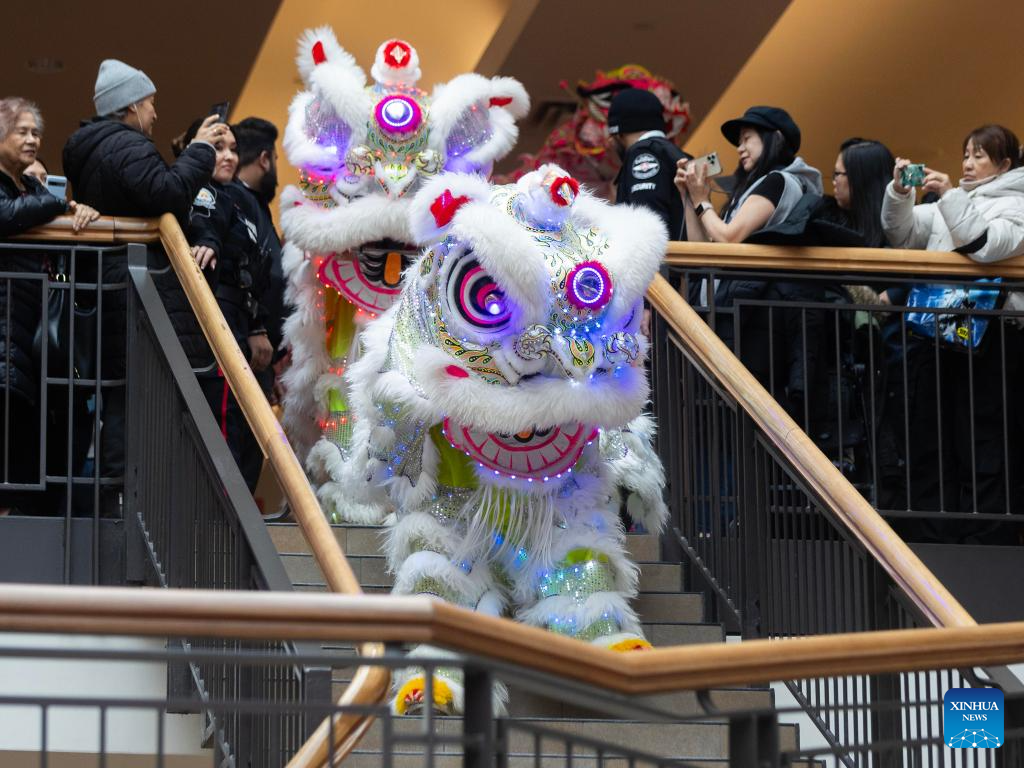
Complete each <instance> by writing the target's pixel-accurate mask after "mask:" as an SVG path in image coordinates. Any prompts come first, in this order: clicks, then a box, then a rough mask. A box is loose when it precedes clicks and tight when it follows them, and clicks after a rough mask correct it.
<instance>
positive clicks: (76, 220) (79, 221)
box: [68, 200, 100, 235]
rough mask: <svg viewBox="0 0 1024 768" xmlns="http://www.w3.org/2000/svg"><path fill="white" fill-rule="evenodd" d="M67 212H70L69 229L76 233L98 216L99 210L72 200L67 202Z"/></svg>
mask: <svg viewBox="0 0 1024 768" xmlns="http://www.w3.org/2000/svg"><path fill="white" fill-rule="evenodd" d="M68 213H70V214H71V231H72V232H74V233H75V234H76V235H77V234H78V233H79V232H81V231H82V230H83V229H85V228H86V227H87V226H89V225H90V224H91V223H92V222H94V221H96V219H98V218H99V217H100V212H99V211H97V210H96V209H95V208H93V207H92V206H90V205H84V204H82V203H76V202H75V201H74V200H72V201H70V202H69V203H68Z"/></svg>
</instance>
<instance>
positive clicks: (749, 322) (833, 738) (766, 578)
mask: <svg viewBox="0 0 1024 768" xmlns="http://www.w3.org/2000/svg"><path fill="white" fill-rule="evenodd" d="M701 248H703V249H707V250H708V252H707V253H704V254H703V261H702V263H704V264H707V263H717V262H716V258H715V257H716V256H718V255H722V254H727V253H729V251H730V247H728V246H707V245H704V246H701ZM741 250H742V247H741ZM758 255H764V256H765V257H766V258H768V259H774V261H775V262H776V263H775V264H773V266H775V267H776V268H778V263H777V262H779V261H781V260H782V259H783V258H785V257H789V258H790V260H794V259H798V258H799V254H792V253H787V252H786V250H785V249H777V248H776V249H772V248H760V249H759V253H758ZM687 256H688V257H689V258H692V259H693V260H694V261H695V262H696V261H697V260H698V259H697V256H696V254H695V253H689V252H688V253H687ZM840 258H841V257H840ZM670 260H671V259H670ZM749 260H753V259H749ZM671 277H672V279H673V282H674V283H675V284H676V285H679V284H680V283H681V284H682V290H683V292H685V293H686V294H687V295H689V296H690V297H691V298H692V299H694V300H695V301H697V300H698V299H699V298H701V297H702V296H703V298H705V299H706V298H707V297H708V296H709V294H711V295H713V293H714V291H713V290H711V291H708V290H707V286H719V285H721V283H720V282H716V281H720V280H744V279H745V280H752V281H755V280H759V281H762V282H763V281H767V280H774V281H780V280H787V281H789V280H797V279H798V278H803V277H805V275H803V274H800V275H796V276H794V275H788V274H778V273H773V274H772V275H771V276H770V277H769V275H768V274H767V273H766V272H764V271H762V272H759V273H756V274H752V273H751V270H750V269H749V268H747V269H744V270H743V271H742V272H738V271H735V270H724V271H718V270H716V271H715V272H714V273H713V274H712V273H711V272H710V271H709V270H707V269H706V268H703V269H697V268H688V269H687V270H686V273H685V275H680V274H679V272H678V271H676V272H675V273H674V274H672V275H671ZM680 278H682V279H680ZM810 279H812V280H813V279H822V276H821V275H816V276H813V277H812V278H810ZM827 279H835V278H827ZM705 280H706V282H705ZM918 280H920V279H919V278H918ZM701 287H704V290H703V291H701ZM651 296H652V299H653V303H654V305H655V308H656V309H657V310H658V311H659V312H660V313H661V316H659V317H657V318H656V319H655V325H654V339H653V345H652V361H653V362H652V371H653V379H654V393H655V394H654V410H655V414H656V416H657V418H658V422H659V427H660V434H659V450H660V452H661V454H662V458H663V460H664V462H665V465H666V468H667V471H668V485H669V507H670V509H672V512H673V515H674V522H675V526H676V531H677V534H678V544H679V548H680V549H681V551H682V552H683V554H684V562H685V563H686V564H687V566H688V568H689V570H690V572H691V574H692V575H693V576H695V577H696V583H697V584H703V589H704V590H705V592H706V593H707V595H708V596H709V598H710V600H709V603H710V604H711V605H712V606H714V609H715V612H716V615H717V616H718V617H720V618H721V619H722V620H724V621H725V622H726V624H727V625H731V626H732V627H733V628H734V629H735V630H737V631H740V632H741V633H742V634H743V635H744V637H747V638H756V637H788V636H804V635H817V634H827V633H837V632H867V631H874V630H884V629H894V628H903V627H923V626H956V625H962V624H969V623H972V620H971V618H970V616H969V615H968V614H967V613H966V612H965V611H963V609H962V608H961V607H960V606H959V604H958V603H957V602H956V600H954V599H953V598H952V596H951V595H950V594H949V592H948V591H947V590H946V589H945V588H944V587H942V585H941V584H939V582H938V581H937V580H936V579H935V578H934V576H932V575H931V573H930V572H928V570H927V569H926V568H924V566H923V565H922V563H921V562H920V560H919V559H918V558H917V557H916V556H915V555H914V554H913V553H912V552H911V551H910V550H909V549H908V548H907V547H906V546H905V545H903V544H902V542H900V541H899V538H898V537H897V536H896V535H895V534H894V532H893V531H892V530H891V529H890V528H889V527H888V526H887V525H886V523H885V522H884V521H883V520H882V518H881V517H879V516H878V515H877V514H876V513H875V512H874V511H873V510H872V509H871V508H870V507H869V505H867V504H866V502H865V498H864V496H866V497H868V498H871V494H870V493H865V487H864V485H863V484H862V485H860V488H859V491H857V490H854V487H853V485H851V484H850V482H849V480H850V471H849V466H848V465H847V463H844V461H843V456H844V455H845V454H843V455H839V456H837V455H835V454H833V455H831V456H828V455H827V454H828V451H829V448H830V444H829V443H828V442H826V441H823V440H822V437H821V433H820V432H817V433H816V432H815V430H814V429H813V422H812V421H811V420H809V418H808V414H809V411H810V404H811V403H815V404H819V403H821V402H822V401H826V402H827V401H828V398H827V394H828V392H829V387H828V386H820V385H819V386H807V387H804V388H803V390H802V392H803V393H804V394H806V398H803V397H801V398H800V400H799V401H798V402H796V403H793V402H787V396H788V395H790V394H791V392H789V391H787V390H786V389H785V387H784V386H778V382H779V380H780V378H782V379H785V376H783V377H779V376H778V372H777V371H776V370H775V368H774V366H775V364H776V363H777V362H778V360H779V359H780V357H783V358H784V357H785V356H780V355H777V354H776V347H775V344H777V343H785V344H788V345H789V347H790V349H791V350H793V349H795V350H796V353H797V354H796V358H795V359H796V360H797V361H798V362H800V363H802V364H803V365H804V366H806V365H807V363H808V360H809V358H810V357H811V355H810V354H809V351H808V347H809V342H808V339H809V338H810V337H811V332H810V331H811V327H812V326H811V323H810V321H809V313H811V312H813V311H818V310H821V309H823V308H825V307H827V306H828V305H827V304H826V303H824V302H813V301H810V302H807V303H804V304H802V303H800V302H799V301H788V302H783V301H774V302H768V301H756V300H751V301H749V302H747V303H746V304H744V303H742V302H736V303H734V304H733V305H732V306H729V307H726V308H724V309H723V308H721V307H715V306H714V303H713V299H712V300H711V301H708V302H707V306H706V308H705V311H704V312H703V314H704V316H705V318H706V319H707V322H708V324H709V325H711V326H712V327H715V328H717V329H718V330H719V332H722V331H723V327H722V326H723V321H724V323H725V328H724V331H725V335H726V336H727V337H731V338H732V339H733V342H734V344H735V348H738V349H739V357H740V359H741V360H742V359H743V349H744V347H743V346H742V344H743V333H744V332H746V333H748V337H749V336H750V335H751V334H761V335H760V336H758V337H757V338H758V341H757V342H756V344H757V345H758V348H757V349H756V350H755V351H756V352H758V353H759V356H758V358H757V359H759V360H765V359H767V361H768V362H767V365H766V366H765V367H764V368H763V369H762V370H760V371H758V373H760V374H761V375H760V376H754V375H752V374H751V372H748V371H746V370H745V369H744V368H742V366H737V365H736V362H737V361H736V358H735V357H733V356H732V355H731V354H730V353H729V352H728V350H727V348H726V347H725V346H724V344H723V343H722V342H721V341H720V340H719V339H718V338H716V337H715V336H714V334H713V333H710V332H709V330H708V327H707V326H706V325H705V324H704V323H703V322H701V321H700V320H698V319H697V316H696V314H694V312H693V311H692V310H691V309H690V308H689V307H688V306H685V304H686V302H684V301H682V299H680V297H679V295H678V294H677V293H676V292H675V290H674V288H672V287H670V286H669V283H668V282H666V281H665V280H663V279H659V280H658V281H656V284H655V287H654V288H652V292H651ZM858 310H859V311H863V307H860V308H858V307H856V305H854V308H853V311H858ZM744 311H748V312H751V315H750V316H748V317H744V316H743V312H744ZM773 311H777V312H779V313H780V315H781V313H783V312H786V313H789V318H788V319H789V320H790V321H791V322H792V321H793V319H794V318H795V320H796V324H795V326H794V327H790V328H789V329H788V330H786V331H785V333H781V329H782V328H785V323H783V322H782V321H781V320H778V318H775V317H773V315H772V312H773ZM831 311H836V309H835V307H834V306H833V307H831ZM824 326H825V327H828V328H829V329H830V331H834V329H835V327H836V326H835V325H834V324H833V325H829V324H828V323H827V322H826V323H824ZM743 329H747V330H746V331H744V330H743ZM777 331H778V332H777ZM830 335H831V334H830ZM839 341H840V342H841V339H840V340H839ZM749 348H750V345H749V338H748V347H747V349H749ZM838 348H839V349H840V350H842V347H841V346H840V347H838ZM870 348H871V347H870V344H869V345H868V349H870ZM832 354H835V353H834V351H833V353H832ZM722 360H728V361H731V362H730V363H729V364H725V365H719V364H718V361H722ZM749 360H750V358H748V362H749ZM840 361H841V355H840ZM871 363H872V359H871V358H870V357H869V359H868V370H872V368H871V367H870V366H871ZM758 379H761V380H760V381H759V380H758ZM773 387H774V391H773ZM840 394H841V395H842V393H840ZM789 399H790V400H792V398H789ZM879 399H880V398H879ZM867 400H870V398H867V399H866V400H865V402H867ZM779 401H781V403H780V402H779ZM838 402H839V403H844V400H843V397H839V398H838ZM783 404H785V405H783ZM785 406H789V407H788V408H787V407H785ZM838 410H840V411H842V409H838ZM801 425H802V426H804V427H809V428H811V429H810V432H811V436H813V437H816V438H817V440H816V441H812V439H811V436H808V434H807V433H806V432H807V430H801V428H800V427H801ZM832 431H833V432H834V433H837V434H838V435H842V434H843V421H842V419H841V418H836V420H835V426H834V428H833V430H832ZM869 433H870V430H869ZM815 442H816V443H817V445H815ZM844 442H845V441H844V440H843V439H838V440H836V441H835V444H837V445H838V446H840V447H842V446H843V445H844ZM823 451H824V453H823ZM861 494H863V496H862V495H861ZM908 579H909V580H908ZM944 674H945V675H946V677H945V678H943V679H941V680H939V679H937V678H935V677H934V676H927V675H920V674H918V673H907V674H904V675H865V676H847V677H831V678H824V679H819V680H815V681H809V680H804V681H792V682H790V683H788V686H789V688H790V690H791V692H792V694H793V695H794V697H795V698H796V700H797V701H798V702H799V703H800V704H801V706H803V707H804V709H805V711H806V712H807V713H808V715H809V716H810V717H811V718H812V720H813V721H814V722H815V724H816V725H817V726H818V728H819V729H820V730H821V732H822V733H823V734H824V736H825V738H826V739H827V741H828V743H829V744H830V745H831V748H832V750H833V751H834V753H835V754H836V755H837V756H839V759H840V762H841V763H842V764H843V765H850V766H853V765H858V766H859V765H890V764H891V765H902V764H904V763H902V762H899V760H896V762H887V761H886V760H887V759H895V758H886V759H883V758H885V755H884V754H883V752H884V750H883V751H879V750H877V749H876V750H872V749H867V748H866V747H867V746H868V745H872V744H877V743H884V742H890V743H894V744H895V743H900V742H901V741H903V742H905V741H907V740H912V739H915V738H921V739H924V740H927V739H929V738H936V737H938V736H939V734H940V733H941V729H940V723H939V721H938V720H936V719H935V717H934V714H935V713H934V708H932V709H929V708H928V707H927V706H926V705H925V704H924V703H923V700H924V699H926V698H928V694H929V693H932V694H933V693H934V690H935V689H936V688H937V687H938V686H939V685H940V684H946V685H947V687H948V686H949V685H962V686H972V685H981V684H984V679H985V674H983V673H979V674H981V676H980V677H979V676H978V674H976V673H975V672H974V671H973V670H971V669H965V670H960V671H957V670H955V669H951V670H948V671H947V672H946V673H944ZM989 674H990V675H991V676H993V677H994V679H997V680H999V681H1000V684H1002V685H1004V686H1005V687H1006V689H1007V691H1008V692H1011V691H1012V692H1018V691H1020V690H1022V688H1021V685H1020V683H1019V682H1018V681H1017V680H1016V678H1015V677H1013V676H1012V675H1011V674H1010V673H1009V672H1008V670H1005V669H1002V668H998V669H994V670H990V671H989ZM940 694H941V691H940ZM913 702H916V704H915V706H918V707H919V708H920V712H921V713H924V712H928V713H929V714H928V716H927V717H925V716H923V714H922V715H921V716H920V717H914V718H911V717H907V718H903V716H902V714H901V713H902V712H903V708H905V707H907V706H910V704H911V703H913ZM922 759H923V758H922ZM934 759H937V758H928V760H927V761H924V762H921V763H919V764H922V765H945V764H958V765H959V764H965V763H962V762H957V761H959V760H962V759H963V758H962V756H961V757H956V756H955V753H954V756H953V757H950V756H948V755H947V756H945V757H943V758H942V760H940V761H939V762H929V761H931V760H934ZM944 760H952V761H953V762H949V763H947V762H943V761H944ZM911 764H917V763H911ZM983 764H991V763H983Z"/></svg>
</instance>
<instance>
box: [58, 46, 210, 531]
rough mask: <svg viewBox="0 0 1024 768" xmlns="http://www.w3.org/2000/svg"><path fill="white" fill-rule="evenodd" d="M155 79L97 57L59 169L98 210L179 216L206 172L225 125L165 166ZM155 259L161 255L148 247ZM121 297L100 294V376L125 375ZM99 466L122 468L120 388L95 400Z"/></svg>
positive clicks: (111, 472)
mask: <svg viewBox="0 0 1024 768" xmlns="http://www.w3.org/2000/svg"><path fill="white" fill-rule="evenodd" d="M155 97H156V86H155V85H154V84H153V81H152V80H150V79H149V77H147V76H146V74H145V73H144V72H142V71H141V70H138V69H135V68H134V67H130V66H128V65H127V64H125V63H123V62H120V61H117V60H116V59H107V60H106V61H104V62H103V63H102V64H100V69H99V74H98V75H97V77H96V89H95V95H94V97H93V102H94V104H95V106H96V113H97V115H98V117H94V118H92V119H91V120H88V121H86V122H85V123H83V125H82V127H81V128H79V129H78V130H77V131H76V132H75V133H74V134H72V136H71V138H70V139H68V142H67V144H66V145H65V147H64V172H65V173H66V174H67V177H68V180H69V182H70V184H71V188H72V190H73V192H74V195H75V197H76V198H77V199H78V200H81V201H82V202H85V203H88V204H89V205H91V206H93V207H94V208H96V209H98V210H99V211H100V212H101V213H102V214H103V215H105V216H160V215H161V214H164V213H173V214H174V215H175V216H177V217H178V218H179V220H184V218H185V217H186V216H187V214H188V209H189V204H190V203H191V202H192V200H193V199H194V198H195V196H196V194H197V193H198V192H199V190H200V189H201V188H202V186H203V184H205V183H207V182H208V181H209V180H210V175H211V174H212V173H213V162H214V150H213V142H215V141H216V140H217V139H218V138H219V137H220V136H221V135H223V133H224V131H225V130H226V128H227V126H225V125H224V124H223V123H217V118H216V116H213V115H211V116H210V117H208V118H207V119H206V120H205V121H204V123H203V124H202V126H201V127H200V128H199V131H198V132H197V134H196V137H195V139H194V140H193V142H192V144H191V145H190V146H189V147H188V148H186V149H185V151H184V152H183V153H182V155H181V157H179V158H178V160H177V162H175V163H174V165H172V166H170V167H168V166H167V164H166V163H165V162H164V159H163V157H161V155H160V152H159V151H157V148H156V146H155V145H154V144H153V140H152V138H151V136H152V132H153V124H154V123H155V122H156V118H157V115H156V107H155ZM151 259H153V260H154V261H155V262H156V263H155V266H165V265H166V260H165V257H163V255H162V252H161V253H160V254H157V253H154V252H152V251H151ZM127 275H128V271H127V264H126V262H125V260H124V259H119V258H113V257H109V256H108V257H106V258H105V259H104V268H103V275H102V279H103V282H105V283H115V282H124V281H126V280H127ZM157 287H158V288H159V289H160V291H161V294H162V295H163V297H164V301H165V303H166V304H167V305H168V307H167V308H168V313H169V314H170V315H171V320H172V322H174V323H175V328H176V330H177V328H178V326H179V325H180V324H181V323H186V324H187V323H189V322H192V323H194V322H195V321H194V318H193V316H192V313H191V310H190V309H189V308H188V304H187V302H186V301H185V298H184V295H183V293H182V291H181V287H180V285H179V284H178V282H177V279H176V277H175V276H174V274H173V271H171V272H169V273H167V274H165V276H164V277H162V278H160V279H158V281H157ZM126 316H127V302H126V297H125V294H124V292H122V291H118V292H114V293H111V294H109V295H106V296H104V302H103V317H102V321H103V338H102V343H103V371H104V377H105V378H122V377H123V376H124V375H125V335H126ZM102 409H103V410H102V419H103V433H102V435H101V444H102V449H101V451H100V456H101V468H102V472H103V474H104V475H105V476H117V475H120V474H122V473H123V471H124V390H123V389H121V388H116V389H115V388H107V389H106V390H105V391H104V396H103V404H102ZM116 507H117V503H116V501H113V502H112V501H107V502H105V503H104V513H105V514H117V509H116Z"/></svg>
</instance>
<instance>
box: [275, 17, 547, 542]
mask: <svg viewBox="0 0 1024 768" xmlns="http://www.w3.org/2000/svg"><path fill="white" fill-rule="evenodd" d="M298 67H299V72H300V74H301V76H302V79H303V82H304V84H305V90H303V91H301V92H300V93H299V94H298V95H297V96H296V97H295V99H294V100H293V102H292V104H291V107H290V110H289V120H288V125H287V127H286V129H285V136H284V146H285V151H286V154H287V156H288V159H289V161H290V162H291V163H292V165H294V166H295V167H296V168H298V169H299V179H300V183H299V186H298V187H288V188H287V189H286V190H285V191H284V193H283V194H282V199H281V211H282V212H281V224H282V228H283V230H284V235H285V240H286V245H285V249H284V254H283V265H284V269H285V273H286V275H287V278H288V289H287V290H288V293H287V298H288V300H289V303H290V304H291V305H292V306H293V307H294V311H293V313H292V314H291V316H290V317H289V318H288V319H287V321H286V323H285V335H286V339H287V341H288V343H289V345H290V348H291V354H292V363H291V366H290V368H289V369H288V370H287V372H286V373H285V375H284V377H283V384H284V387H285V390H286V395H285V397H284V425H285V429H286V431H287V432H288V435H289V438H290V440H291V443H292V445H293V446H294V447H295V449H296V452H297V453H298V455H299V457H300V459H302V460H303V461H304V462H305V464H306V467H307V470H308V471H309V474H310V478H311V480H312V481H313V483H314V484H315V485H316V486H317V493H318V496H319V498H320V501H321V504H322V505H323V507H324V510H325V512H326V513H327V514H328V515H329V516H330V517H331V518H332V519H335V520H350V521H353V522H364V523H373V522H380V520H381V519H382V517H383V514H384V513H385V511H386V510H385V509H384V508H381V507H378V506H374V505H366V504H358V503H354V502H352V501H351V500H350V494H349V493H348V492H347V491H346V488H347V486H348V485H350V483H351V480H352V478H350V477H348V475H347V474H346V468H347V459H348V453H349V449H350V444H351V435H352V428H353V414H352V412H351V406H350V395H349V392H348V390H347V388H346V385H345V382H344V379H343V374H344V372H345V369H346V368H347V367H348V366H349V365H350V364H352V363H353V362H355V360H356V359H357V357H358V353H359V347H360V345H359V337H360V334H361V333H362V329H363V327H364V326H365V324H366V323H367V322H368V321H369V320H371V319H373V318H374V317H376V316H378V315H379V314H381V313H382V312H384V311H386V310H387V309H388V308H389V307H390V306H391V305H392V304H393V303H394V301H395V300H396V299H397V297H398V294H399V283H400V280H401V274H402V271H403V270H404V269H405V268H406V267H408V265H409V264H410V263H411V262H412V261H413V260H414V258H415V257H416V255H417V251H416V249H415V247H414V246H412V245H410V243H411V242H412V237H411V234H410V232H409V224H408V221H409V217H408V208H409V202H410V198H411V193H412V192H414V191H415V190H416V189H417V188H418V187H419V186H420V185H421V184H422V183H423V181H424V180H426V179H430V178H432V177H434V176H435V175H436V174H438V173H441V172H442V171H446V170H447V171H452V170H456V171H462V172H467V173H480V174H484V175H486V174H489V173H490V168H491V165H492V163H493V162H494V161H495V160H497V159H499V158H501V157H503V156H504V155H505V154H507V153H508V152H509V151H510V150H511V148H512V146H513V145H514V143H515V140H516V137H517V135H518V132H517V129H516V125H515V120H516V119H517V118H520V117H522V116H523V115H525V114H526V112H527V110H528V109H529V101H528V98H527V96H526V92H525V91H524V90H523V87H522V86H521V85H520V84H519V83H518V82H517V81H516V80H513V79H511V78H504V77H496V78H485V77H482V76H480V75H475V74H465V75H460V76H458V77H456V78H454V79H453V80H451V81H449V82H448V83H444V84H441V85H438V86H437V87H436V88H435V89H434V90H433V92H432V93H430V94H428V93H426V92H425V91H423V90H421V89H420V88H419V87H418V86H417V82H418V81H419V78H420V68H419V57H418V54H417V53H416V50H415V49H414V48H413V47H412V46H411V45H409V44H408V43H406V42H405V41H402V40H388V41H386V42H384V43H383V44H381V46H380V47H379V48H378V50H377V54H376V59H375V62H374V65H373V67H372V69H371V75H372V77H373V82H372V83H367V80H366V76H365V74H364V73H363V71H362V69H360V67H359V66H358V65H357V64H356V62H355V60H354V58H353V57H352V56H351V54H349V53H348V52H346V51H345V50H344V49H342V48H341V46H340V45H339V44H338V42H337V40H336V38H335V36H334V33H333V32H332V31H331V30H330V29H329V28H326V27H324V28H319V29H315V30H310V31H307V32H306V33H305V34H304V35H303V36H302V38H301V39H300V41H299V46H298Z"/></svg>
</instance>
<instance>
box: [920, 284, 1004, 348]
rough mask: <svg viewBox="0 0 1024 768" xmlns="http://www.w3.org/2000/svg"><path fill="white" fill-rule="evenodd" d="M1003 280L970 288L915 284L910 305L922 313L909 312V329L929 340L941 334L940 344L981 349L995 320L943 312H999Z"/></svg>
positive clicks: (964, 313)
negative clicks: (990, 323)
mask: <svg viewBox="0 0 1024 768" xmlns="http://www.w3.org/2000/svg"><path fill="white" fill-rule="evenodd" d="M1000 281H1001V278H998V277H997V278H993V279H991V280H988V279H983V280H978V281H977V282H975V283H974V284H972V285H969V286H968V285H915V286H914V287H913V288H911V289H910V295H909V296H908V297H907V306H908V307H915V308H918V309H919V310H920V311H917V312H908V313H907V327H908V328H909V329H910V330H911V332H913V333H916V334H917V335H919V336H925V337H927V338H929V339H933V338H935V335H936V331H938V336H939V341H941V342H943V343H945V344H947V345H949V346H951V347H954V348H956V349H960V350H963V351H967V350H968V349H977V348H978V345H979V344H981V340H982V338H984V336H985V330H986V329H987V328H988V325H989V321H990V320H992V317H991V316H988V315H974V314H970V313H969V312H967V311H959V312H942V311H941V310H944V309H945V310H972V309H980V310H990V309H996V308H997V307H998V306H999V302H1000V297H1001V293H1002V291H1001V289H1000V287H999V285H998V284H999V282H1000ZM936 310H938V311H936Z"/></svg>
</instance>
